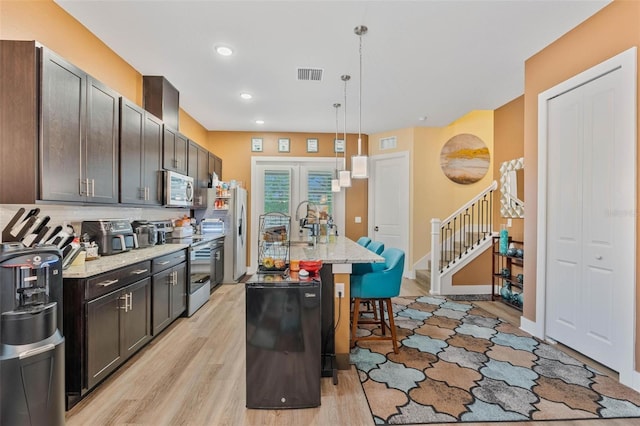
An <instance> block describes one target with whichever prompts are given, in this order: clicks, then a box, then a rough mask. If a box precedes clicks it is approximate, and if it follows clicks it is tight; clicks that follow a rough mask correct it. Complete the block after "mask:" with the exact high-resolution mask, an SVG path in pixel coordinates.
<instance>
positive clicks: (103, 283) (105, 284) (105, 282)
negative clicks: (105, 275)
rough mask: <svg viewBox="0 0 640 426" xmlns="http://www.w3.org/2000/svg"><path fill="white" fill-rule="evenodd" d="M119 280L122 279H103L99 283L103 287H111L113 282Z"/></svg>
mask: <svg viewBox="0 0 640 426" xmlns="http://www.w3.org/2000/svg"><path fill="white" fill-rule="evenodd" d="M118 281H120V280H118V279H115V280H107V281H102V282H101V283H98V285H99V286H101V287H109V286H110V285H113V284H115V283H117V282H118Z"/></svg>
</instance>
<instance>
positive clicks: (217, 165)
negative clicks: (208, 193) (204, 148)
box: [209, 153, 222, 180]
mask: <svg viewBox="0 0 640 426" xmlns="http://www.w3.org/2000/svg"><path fill="white" fill-rule="evenodd" d="M213 173H215V174H216V175H218V179H219V180H222V158H220V157H218V156H217V155H215V154H212V153H209V174H210V175H213Z"/></svg>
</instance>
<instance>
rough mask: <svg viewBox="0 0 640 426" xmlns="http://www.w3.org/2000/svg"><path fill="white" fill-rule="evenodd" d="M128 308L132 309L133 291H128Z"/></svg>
mask: <svg viewBox="0 0 640 426" xmlns="http://www.w3.org/2000/svg"><path fill="white" fill-rule="evenodd" d="M129 310H130V311H133V292H131V291H130V292H129Z"/></svg>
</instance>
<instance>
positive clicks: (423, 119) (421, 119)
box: [418, 115, 427, 121]
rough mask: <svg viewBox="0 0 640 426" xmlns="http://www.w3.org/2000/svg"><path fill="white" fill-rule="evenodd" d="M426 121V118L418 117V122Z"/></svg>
mask: <svg viewBox="0 0 640 426" xmlns="http://www.w3.org/2000/svg"><path fill="white" fill-rule="evenodd" d="M426 119H427V117H426V116H424V115H423V116H422V117H418V120H420V121H425V120H426Z"/></svg>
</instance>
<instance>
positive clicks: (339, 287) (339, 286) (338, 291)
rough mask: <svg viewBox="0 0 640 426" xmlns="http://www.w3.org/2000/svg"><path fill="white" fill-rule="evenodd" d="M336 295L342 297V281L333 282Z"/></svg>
mask: <svg viewBox="0 0 640 426" xmlns="http://www.w3.org/2000/svg"><path fill="white" fill-rule="evenodd" d="M334 287H335V289H336V297H344V283H335V286H334Z"/></svg>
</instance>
